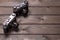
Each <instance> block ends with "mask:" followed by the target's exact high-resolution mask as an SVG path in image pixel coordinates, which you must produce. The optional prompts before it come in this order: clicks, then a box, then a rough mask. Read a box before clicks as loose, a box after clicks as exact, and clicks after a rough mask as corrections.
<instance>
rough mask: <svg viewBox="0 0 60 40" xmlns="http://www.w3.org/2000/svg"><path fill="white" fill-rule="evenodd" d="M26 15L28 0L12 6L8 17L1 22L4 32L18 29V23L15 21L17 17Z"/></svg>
mask: <svg viewBox="0 0 60 40" xmlns="http://www.w3.org/2000/svg"><path fill="white" fill-rule="evenodd" d="M19 16H23V17H27V16H28V1H24V2H23V3H21V4H20V5H17V6H14V7H13V13H12V14H11V15H10V16H9V18H8V19H7V20H6V21H5V22H4V23H3V30H4V33H5V34H6V33H9V32H10V31H11V29H13V30H15V31H18V26H19V24H18V23H17V19H16V18H17V17H19Z"/></svg>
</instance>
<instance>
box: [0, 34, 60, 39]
mask: <svg viewBox="0 0 60 40" xmlns="http://www.w3.org/2000/svg"><path fill="white" fill-rule="evenodd" d="M0 40H60V35H10V36H9V37H5V36H4V35H0Z"/></svg>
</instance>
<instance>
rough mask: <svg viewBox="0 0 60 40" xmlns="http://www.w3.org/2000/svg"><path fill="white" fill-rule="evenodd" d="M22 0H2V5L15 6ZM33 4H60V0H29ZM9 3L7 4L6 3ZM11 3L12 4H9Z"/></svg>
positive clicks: (0, 4)
mask: <svg viewBox="0 0 60 40" xmlns="http://www.w3.org/2000/svg"><path fill="white" fill-rule="evenodd" d="M21 1H22V0H5V1H3V0H1V1H0V2H1V3H0V6H13V5H16V4H18V3H20V2H21ZM28 1H29V5H31V6H60V0H28ZM6 4H7V5H6ZM9 4H10V5H9Z"/></svg>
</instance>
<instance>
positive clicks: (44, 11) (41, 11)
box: [0, 7, 60, 16]
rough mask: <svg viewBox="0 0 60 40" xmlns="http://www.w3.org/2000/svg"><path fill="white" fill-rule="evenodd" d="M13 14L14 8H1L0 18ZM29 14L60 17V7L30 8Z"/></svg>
mask: <svg viewBox="0 0 60 40" xmlns="http://www.w3.org/2000/svg"><path fill="white" fill-rule="evenodd" d="M12 12H13V8H9V7H0V16H1V14H3V15H7V14H11V13H12ZM29 14H33V15H34V14H35V15H36V14H37V15H40V16H41V15H48V16H49V15H50V16H52V15H55V16H56V15H57V16H59V15H60V7H50V8H47V7H29Z"/></svg>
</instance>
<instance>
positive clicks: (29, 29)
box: [0, 25, 60, 35]
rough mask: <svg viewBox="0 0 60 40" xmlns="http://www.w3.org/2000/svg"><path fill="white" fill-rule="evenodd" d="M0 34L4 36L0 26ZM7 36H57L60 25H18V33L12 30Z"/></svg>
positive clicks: (59, 31)
mask: <svg viewBox="0 0 60 40" xmlns="http://www.w3.org/2000/svg"><path fill="white" fill-rule="evenodd" d="M0 34H4V32H3V26H2V25H0ZM9 34H30V35H41V34H42V35H58V34H60V25H20V26H19V31H18V32H15V31H13V30H12V31H11V33H9Z"/></svg>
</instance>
